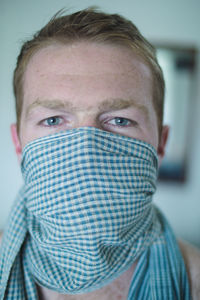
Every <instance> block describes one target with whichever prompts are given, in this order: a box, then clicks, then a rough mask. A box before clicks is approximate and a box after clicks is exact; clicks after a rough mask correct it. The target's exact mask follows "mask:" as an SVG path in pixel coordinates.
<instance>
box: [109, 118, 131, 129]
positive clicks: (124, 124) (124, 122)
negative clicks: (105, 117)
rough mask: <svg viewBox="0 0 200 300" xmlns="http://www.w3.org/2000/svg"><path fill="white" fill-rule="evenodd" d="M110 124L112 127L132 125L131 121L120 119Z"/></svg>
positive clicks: (115, 119)
mask: <svg viewBox="0 0 200 300" xmlns="http://www.w3.org/2000/svg"><path fill="white" fill-rule="evenodd" d="M110 123H111V124H112V125H117V126H122V127H123V126H128V125H130V121H129V120H128V119H125V118H120V117H117V118H114V119H113V120H111V122H110Z"/></svg>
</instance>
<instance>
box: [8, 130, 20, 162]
mask: <svg viewBox="0 0 200 300" xmlns="http://www.w3.org/2000/svg"><path fill="white" fill-rule="evenodd" d="M10 130H11V136H12V141H13V144H14V147H15V152H16V154H17V158H18V161H19V162H21V156H22V148H21V143H20V139H19V135H18V132H17V125H16V124H12V125H11V126H10Z"/></svg>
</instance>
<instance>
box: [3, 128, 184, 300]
mask: <svg viewBox="0 0 200 300" xmlns="http://www.w3.org/2000/svg"><path fill="white" fill-rule="evenodd" d="M22 173H23V176H24V181H25V185H24V187H23V188H22V190H21V191H20V194H19V196H18V197H17V200H16V202H15V204H14V207H13V209H12V212H11V216H10V219H9V221H8V225H7V228H6V230H5V234H4V237H3V241H2V247H1V252H0V299H2V300H3V299H37V291H36V285H35V283H36V282H37V283H38V284H40V285H43V286H45V287H47V288H50V289H53V290H55V291H58V292H60V293H69V294H74V293H86V292H89V291H92V290H93V289H97V288H100V287H102V286H104V285H105V284H108V283H109V282H110V281H111V280H113V279H114V278H115V277H117V276H119V275H120V274H121V273H122V272H124V271H125V270H127V269H128V268H129V267H130V266H131V264H132V263H133V262H134V261H135V260H136V259H138V258H139V257H140V259H139V263H138V265H137V268H136V271H135V274H134V276H133V280H132V284H131V287H130V292H129V296H128V299H129V300H130V299H185V300H186V299H190V292H189V285H188V280H187V274H186V271H185V266H184V262H183V260H182V257H181V254H180V251H179V249H178V246H177V243H176V240H175V238H174V235H173V233H172V231H171V229H170V226H169V224H168V223H167V221H166V220H165V218H164V217H163V216H162V214H161V213H160V212H159V211H158V210H157V209H156V208H155V206H154V205H153V204H152V195H153V194H154V192H155V186H156V178H157V155H156V150H155V149H154V148H153V147H152V146H151V145H149V144H147V143H145V142H142V141H139V140H135V139H131V138H128V137H122V136H120V135H116V134H112V133H109V132H104V131H102V130H99V129H96V128H79V129H74V130H70V131H67V132H63V133H58V134H55V135H52V136H48V137H43V138H40V139H38V140H36V141H33V142H31V143H30V144H28V145H27V146H26V147H25V148H24V151H23V160H22Z"/></svg>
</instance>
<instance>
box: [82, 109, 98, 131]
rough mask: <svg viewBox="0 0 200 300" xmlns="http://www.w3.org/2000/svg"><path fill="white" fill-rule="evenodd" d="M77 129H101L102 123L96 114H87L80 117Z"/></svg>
mask: <svg viewBox="0 0 200 300" xmlns="http://www.w3.org/2000/svg"><path fill="white" fill-rule="evenodd" d="M76 127H95V128H99V129H101V123H100V121H99V120H98V118H97V117H96V116H95V114H90V113H85V114H83V115H81V116H79V120H78V122H77V126H76Z"/></svg>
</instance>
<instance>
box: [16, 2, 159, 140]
mask: <svg viewBox="0 0 200 300" xmlns="http://www.w3.org/2000/svg"><path fill="white" fill-rule="evenodd" d="M78 41H88V42H90V41H91V42H96V43H100V44H111V45H115V46H122V45H123V46H125V47H127V48H129V49H131V50H132V51H133V52H134V53H136V54H137V55H139V56H140V57H141V58H142V59H143V61H144V62H145V63H146V64H147V65H148V66H149V67H150V70H151V72H152V77H153V95H152V96H153V105H154V109H155V112H156V115H157V121H158V131H159V135H160V134H161V130H162V123H163V106H164V91H165V83H164V78H163V73H162V70H161V68H160V66H159V64H158V61H157V58H156V50H155V48H154V47H153V45H151V43H150V42H148V41H147V40H146V39H145V38H144V37H143V36H142V34H141V33H140V32H139V30H138V29H137V27H136V26H135V25H134V24H133V23H132V22H131V21H129V20H127V19H125V18H124V17H122V16H120V15H119V14H108V13H104V12H102V11H99V10H98V9H96V8H94V7H89V8H87V9H84V10H81V11H78V12H75V13H72V14H68V15H63V12H62V11H59V12H58V13H56V14H55V15H54V16H53V18H52V19H51V20H50V21H49V22H48V23H47V24H46V25H45V26H44V27H43V28H42V29H41V30H40V31H38V32H37V33H36V34H35V35H34V36H33V38H32V39H31V40H28V41H26V42H25V43H24V44H23V46H22V48H21V51H20V54H19V56H18V59H17V65H16V68H15V71H14V78H13V87H14V95H15V104H16V116H17V129H18V132H19V129H20V127H19V126H20V120H21V113H22V105H23V75H24V72H25V70H26V67H27V64H28V62H29V60H30V58H31V57H32V56H33V55H34V54H35V53H36V52H37V51H38V50H39V49H41V48H44V47H46V46H48V45H51V44H54V43H58V44H66V45H67V44H72V43H73V42H78Z"/></svg>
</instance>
